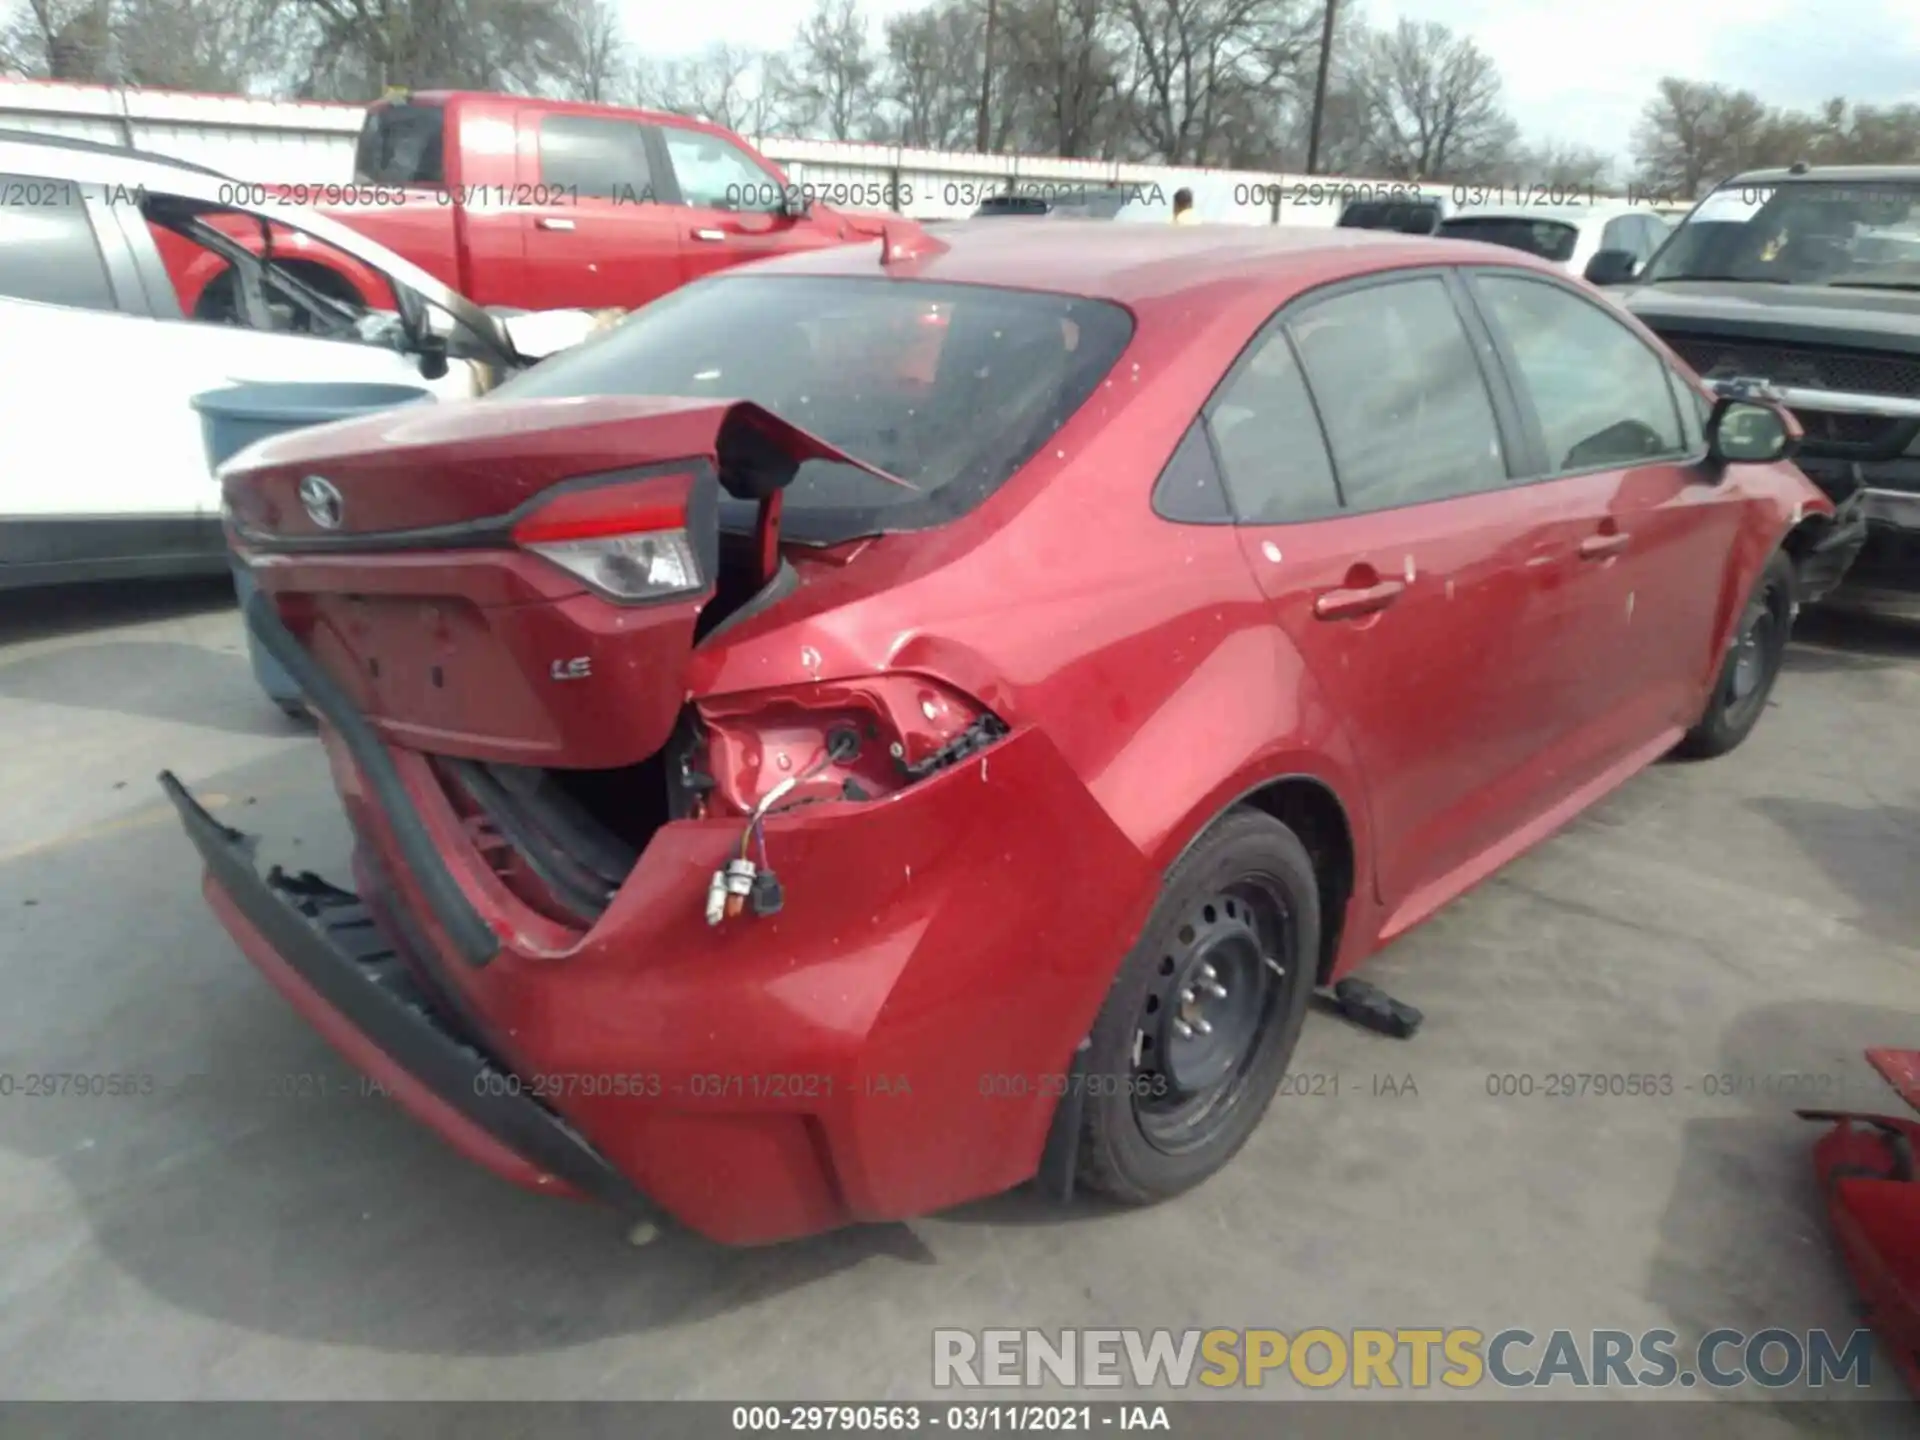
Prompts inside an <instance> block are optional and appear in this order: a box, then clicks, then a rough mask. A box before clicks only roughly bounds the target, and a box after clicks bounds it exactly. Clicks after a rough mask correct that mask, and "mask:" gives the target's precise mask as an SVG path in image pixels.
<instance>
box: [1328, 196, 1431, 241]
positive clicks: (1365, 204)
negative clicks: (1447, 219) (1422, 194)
mask: <svg viewBox="0 0 1920 1440" xmlns="http://www.w3.org/2000/svg"><path fill="white" fill-rule="evenodd" d="M1340 224H1341V226H1343V227H1344V228H1346V229H1348V230H1398V231H1399V232H1400V233H1401V234H1403V235H1431V234H1433V232H1434V231H1435V230H1436V229H1437V228H1438V227H1439V225H1440V207H1439V206H1438V205H1422V204H1420V203H1418V202H1417V201H1406V200H1357V201H1355V202H1354V203H1353V204H1351V205H1349V206H1347V208H1346V209H1345V210H1343V211H1342V212H1341V213H1340Z"/></svg>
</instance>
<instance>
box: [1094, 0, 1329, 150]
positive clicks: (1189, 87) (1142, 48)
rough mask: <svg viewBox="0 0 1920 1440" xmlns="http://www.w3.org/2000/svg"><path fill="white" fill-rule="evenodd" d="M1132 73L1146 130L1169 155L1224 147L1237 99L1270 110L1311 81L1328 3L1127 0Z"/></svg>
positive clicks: (1149, 141) (1129, 78)
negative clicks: (1307, 75) (1306, 69)
mask: <svg viewBox="0 0 1920 1440" xmlns="http://www.w3.org/2000/svg"><path fill="white" fill-rule="evenodd" d="M1117 24H1118V25H1119V26H1120V27H1121V30H1122V33H1123V35H1124V44H1125V46H1126V52H1127V54H1126V71H1125V76H1124V80H1123V85H1124V88H1125V93H1126V96H1127V102H1128V112H1129V116H1130V118H1131V121H1132V124H1133V127H1134V129H1135V131H1136V133H1137V134H1138V135H1139V137H1140V139H1141V140H1142V141H1143V142H1144V143H1145V145H1146V146H1147V148H1148V149H1149V150H1150V151H1151V153H1153V154H1154V155H1157V156H1159V157H1161V158H1163V159H1165V160H1166V161H1167V162H1168V163H1170V164H1175V165H1195V164H1198V165H1204V164H1208V163H1212V162H1214V161H1216V160H1217V159H1219V158H1222V157H1221V154H1220V152H1221V150H1222V149H1223V148H1224V146H1225V144H1226V137H1227V130H1226V128H1225V127H1226V126H1227V125H1228V124H1229V122H1230V115H1231V113H1232V112H1233V111H1235V110H1236V109H1237V110H1239V111H1241V112H1242V113H1243V114H1252V113H1254V112H1256V111H1259V110H1262V109H1264V110H1267V111H1268V112H1269V113H1271V112H1272V111H1274V110H1277V109H1278V108H1279V107H1280V106H1281V105H1282V104H1283V103H1284V102H1285V101H1286V100H1287V99H1288V97H1290V96H1296V95H1298V94H1299V93H1300V92H1301V90H1302V88H1303V86H1302V84H1301V81H1302V69H1303V66H1305V65H1306V64H1308V63H1310V61H1311V57H1312V56H1313V53H1314V48H1315V46H1316V45H1317V44H1318V35H1319V26H1320V13H1319V11H1318V9H1317V8H1312V7H1309V6H1308V5H1307V4H1306V3H1304V0H1122V3H1121V4H1120V6H1119V9H1118V18H1117Z"/></svg>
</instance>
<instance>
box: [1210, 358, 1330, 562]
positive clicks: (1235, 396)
mask: <svg viewBox="0 0 1920 1440" xmlns="http://www.w3.org/2000/svg"><path fill="white" fill-rule="evenodd" d="M1207 426H1208V428H1209V429H1210V430H1211V431H1212V434H1213V441H1214V449H1215V451H1216V453H1217V454H1218V455H1219V457H1220V473H1221V474H1222V476H1224V477H1225V480H1226V485H1227V494H1228V495H1229V496H1230V497H1231V498H1232V500H1233V508H1234V513H1235V514H1236V515H1238V516H1239V518H1240V520H1241V522H1242V523H1243V524H1247V525H1277V524H1282V523H1284V522H1286V521H1290V520H1316V519H1320V518H1321V517H1323V516H1327V515H1331V514H1334V513H1335V512H1336V511H1338V510H1339V509H1340V490H1339V487H1338V486H1337V485H1335V484H1334V479H1333V462H1332V460H1331V459H1330V458H1329V457H1328V455H1327V449H1326V442H1325V440H1324V439H1323V437H1322V436H1321V433H1320V419H1319V417H1318V416H1317V415H1316V414H1315V413H1314V409H1313V400H1312V398H1311V397H1310V396H1309V395H1308V394H1307V386H1306V381H1305V380H1304V379H1303V378H1302V377H1301V374H1300V365H1299V362H1298V361H1297V360H1296V359H1295V357H1294V353H1293V346H1292V344H1291V343H1290V342H1289V341H1288V339H1287V333H1286V330H1285V329H1284V328H1282V327H1280V326H1274V327H1273V328H1272V329H1270V330H1268V332H1267V333H1266V334H1265V335H1263V336H1262V337H1261V338H1260V339H1258V340H1256V341H1255V342H1254V345H1253V348H1252V349H1251V350H1249V351H1248V352H1247V354H1246V356H1245V357H1244V358H1243V359H1242V360H1241V361H1240V363H1239V364H1238V365H1237V366H1236V367H1235V369H1234V373H1233V374H1232V375H1231V376H1229V377H1228V379H1227V382H1226V383H1225V384H1224V385H1223V386H1221V388H1220V390H1219V392H1218V393H1217V394H1215V396H1214V397H1213V399H1212V400H1211V401H1209V402H1208V404H1207Z"/></svg>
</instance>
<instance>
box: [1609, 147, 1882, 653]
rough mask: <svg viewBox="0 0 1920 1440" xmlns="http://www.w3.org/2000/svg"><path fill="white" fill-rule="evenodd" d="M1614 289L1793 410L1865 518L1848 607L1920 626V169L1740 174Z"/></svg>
mask: <svg viewBox="0 0 1920 1440" xmlns="http://www.w3.org/2000/svg"><path fill="white" fill-rule="evenodd" d="M1613 293H1614V294H1615V295H1616V296H1617V297H1618V299H1619V300H1620V302H1621V303H1622V304H1624V305H1625V306H1626V307H1627V309H1628V310H1630V311H1632V313H1633V314H1635V315H1637V316H1638V317H1639V318H1640V319H1641V320H1642V321H1644V322H1645V323H1646V324H1647V325H1649V326H1651V327H1652V328H1653V329H1654V330H1655V331H1656V332H1658V333H1659V335H1660V337H1661V338H1662V339H1663V340H1665V341H1666V342H1667V344H1669V345H1671V346H1672V347H1673V348H1674V350H1676V351H1677V352H1679V354H1680V356H1681V357H1682V358H1683V359H1684V360H1686V362H1687V363H1688V364H1689V365H1691V366H1692V367H1693V368H1694V369H1695V370H1697V371H1698V372H1699V373H1700V375H1701V376H1702V378H1704V379H1706V380H1709V381H1713V382H1716V383H1717V385H1718V387H1719V388H1723V389H1724V388H1729V387H1735V386H1737V384H1738V382H1741V381H1752V382H1764V386H1765V388H1767V389H1769V390H1771V391H1773V392H1774V393H1776V394H1777V395H1778V397H1779V398H1780V399H1781V400H1783V401H1784V402H1785V403H1786V404H1787V405H1788V406H1790V407H1791V408H1792V410H1793V411H1794V413H1795V414H1796V415H1797V416H1798V417H1799V419H1800V422H1801V424H1802V425H1803V426H1804V427H1805V428H1806V438H1805V439H1804V440H1803V441H1802V442H1801V447H1800V453H1799V456H1798V461H1799V465H1800V468H1801V469H1802V470H1804V471H1806V473H1807V475H1808V477H1809V478H1810V479H1812V480H1813V481H1814V483H1815V484H1817V485H1819V486H1820V488H1821V489H1823V490H1825V491H1826V492H1827V493H1828V494H1829V495H1831V496H1832V497H1833V499H1834V501H1835V503H1836V504H1838V505H1840V506H1841V508H1842V513H1843V517H1844V518H1845V519H1847V520H1848V521H1854V520H1856V519H1864V521H1865V524H1866V543H1865V547H1864V548H1863V549H1862V550H1861V551H1860V553H1859V557H1858V559H1857V560H1856V561H1855V562H1854V564H1853V566H1852V568H1851V570H1850V571H1849V572H1848V573H1847V576H1846V580H1845V583H1844V584H1843V585H1842V586H1841V588H1840V589H1839V590H1838V591H1837V592H1835V594H1834V596H1833V598H1834V600H1835V601H1838V602H1841V603H1852V604H1855V605H1859V606H1862V607H1864V608H1871V609H1874V610H1878V611H1881V612H1883V613H1894V614H1901V615H1906V616H1912V617H1920V166H1913V165H1908V166H1872V167H1868V166H1836V167H1823V168H1819V169H1814V168H1810V167H1808V166H1806V165H1795V166H1793V167H1792V168H1790V169H1786V170H1762V171H1754V172H1751V173H1749V174H1745V175H1740V176H1737V177H1735V178H1734V179H1732V180H1729V181H1727V182H1726V183H1725V184H1723V185H1721V186H1719V187H1718V188H1717V189H1715V190H1714V191H1713V192H1712V193H1711V194H1709V195H1708V196H1707V197H1706V198H1705V199H1704V200H1702V201H1701V202H1700V203H1699V204H1698V205H1696V206H1695V207H1694V208H1693V210H1692V211H1691V212H1690V213H1689V214H1688V215H1687V218H1686V219H1685V220H1684V221H1683V222H1682V223H1681V225H1680V227H1679V228H1678V229H1677V230H1675V231H1674V232H1673V234H1672V236H1671V237H1669V238H1668V240H1667V242H1666V244H1665V245H1663V246H1662V247H1661V248H1660V250H1659V251H1658V253H1656V254H1655V255H1654V257H1653V258H1652V259H1651V260H1650V261H1648V262H1647V267H1646V269H1645V271H1644V272H1643V273H1642V275H1641V277H1640V279H1639V282H1638V283H1637V284H1636V285H1635V286H1634V288H1633V289H1631V290H1627V291H1615V292H1613Z"/></svg>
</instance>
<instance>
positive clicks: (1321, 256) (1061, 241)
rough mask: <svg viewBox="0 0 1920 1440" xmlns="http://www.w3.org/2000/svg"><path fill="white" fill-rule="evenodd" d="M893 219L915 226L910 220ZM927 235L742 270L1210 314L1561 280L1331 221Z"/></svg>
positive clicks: (1497, 251) (960, 230)
mask: <svg viewBox="0 0 1920 1440" xmlns="http://www.w3.org/2000/svg"><path fill="white" fill-rule="evenodd" d="M900 223H901V224H902V225H903V226H904V227H906V228H914V227H913V226H912V222H900ZM926 233H927V235H928V236H929V237H930V238H934V239H936V240H937V243H938V244H940V245H944V246H945V247H946V248H944V249H935V250H933V251H931V252H929V253H926V254H923V255H920V256H916V257H914V258H911V259H908V260H903V261H896V262H894V263H893V264H891V265H887V266H882V264H881V263H880V253H881V248H882V246H881V244H880V243H879V242H877V241H876V242H869V243H864V244H851V245H835V246H828V247H823V248H820V249H815V250H806V251H801V252H798V253H796V254H791V255H785V256H781V257H779V258H777V259H772V260H766V261H762V262H760V263H758V264H755V265H752V266H750V267H748V273H753V274H786V275H834V276H883V275H896V276H899V277H900V278H902V279H911V280H918V281H927V282H933V283H947V284H965V285H996V286H1004V287H1006V288H1009V289H1016V290H1044V291H1051V292H1054V293H1058V294H1065V295H1079V296H1084V297H1086V298H1088V299H1099V300H1112V301H1115V302H1117V303H1119V304H1122V305H1127V306H1130V307H1132V306H1137V305H1140V304H1142V303H1150V302H1160V301H1179V302H1182V303H1186V304H1190V305H1195V306H1202V305H1205V306H1209V307H1211V308H1224V306H1225V305H1226V304H1228V303H1232V302H1236V301H1239V300H1242V299H1250V298H1256V297H1266V298H1268V299H1274V298H1276V297H1283V296H1286V295H1290V294H1292V293H1295V292H1297V291H1299V290H1303V289H1307V288H1309V287H1310V286H1314V285H1322V284H1326V283H1327V282H1329V281H1331V280H1337V279H1340V278H1342V277H1344V276H1347V275H1359V274H1365V273H1367V272H1369V271H1373V270H1389V269H1395V268H1401V267H1407V266H1426V265H1448V264H1454V265H1465V264H1499V265H1516V266H1521V267H1525V268H1533V269H1539V270H1544V271H1548V272H1549V273H1556V272H1555V269H1554V267H1553V266H1550V265H1548V264H1546V262H1544V261H1538V260H1535V259H1534V258H1533V257H1531V256H1527V255H1522V254H1521V253H1520V252H1519V251H1515V250H1508V249H1505V248H1502V247H1499V246H1494V245H1484V244H1480V243H1477V242H1475V241H1470V240H1441V239H1436V238H1433V237H1430V236H1426V235H1402V234H1399V233H1397V232H1394V231H1387V230H1346V229H1340V228H1338V227H1336V226H1331V225H1329V226H1324V227H1322V226H1312V227H1307V226H1289V225H1174V224H1171V223H1168V224H1165V225H1116V224H1114V223H1112V222H1111V221H1105V220H1080V219H1073V220H1060V221H1056V222H1054V223H1052V224H1048V225H1044V226H1029V225H1006V224H1003V223H1001V222H998V221H993V220H986V221H971V220H966V221H960V222H957V223H955V224H952V225H942V226H941V227H939V230H938V231H937V232H935V231H928V232H926Z"/></svg>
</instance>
